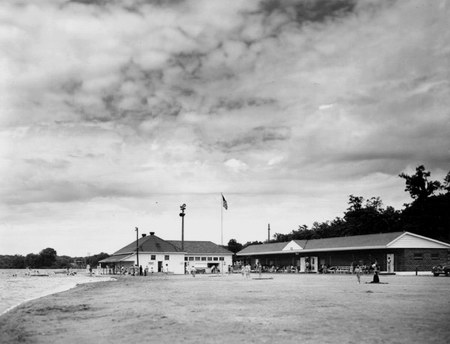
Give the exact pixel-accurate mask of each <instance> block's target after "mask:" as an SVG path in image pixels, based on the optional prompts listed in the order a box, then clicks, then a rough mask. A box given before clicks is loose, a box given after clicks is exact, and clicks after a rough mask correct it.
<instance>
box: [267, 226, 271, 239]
mask: <svg viewBox="0 0 450 344" xmlns="http://www.w3.org/2000/svg"><path fill="white" fill-rule="evenodd" d="M267 242H270V223H269V225H268V226H267Z"/></svg>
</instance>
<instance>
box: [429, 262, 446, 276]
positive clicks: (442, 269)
mask: <svg viewBox="0 0 450 344" xmlns="http://www.w3.org/2000/svg"><path fill="white" fill-rule="evenodd" d="M431 272H432V273H433V275H434V276H439V275H445V276H450V265H443V264H442V265H441V264H440V265H436V266H433V267H432V268H431Z"/></svg>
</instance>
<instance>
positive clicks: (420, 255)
mask: <svg viewBox="0 0 450 344" xmlns="http://www.w3.org/2000/svg"><path fill="white" fill-rule="evenodd" d="M431 259H432V260H440V256H439V253H431ZM414 260H423V253H414Z"/></svg>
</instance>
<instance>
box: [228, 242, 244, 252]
mask: <svg viewBox="0 0 450 344" xmlns="http://www.w3.org/2000/svg"><path fill="white" fill-rule="evenodd" d="M227 249H228V250H229V251H231V252H233V253H237V252H239V251H240V250H242V244H241V243H238V242H237V241H236V239H230V241H228V245H227Z"/></svg>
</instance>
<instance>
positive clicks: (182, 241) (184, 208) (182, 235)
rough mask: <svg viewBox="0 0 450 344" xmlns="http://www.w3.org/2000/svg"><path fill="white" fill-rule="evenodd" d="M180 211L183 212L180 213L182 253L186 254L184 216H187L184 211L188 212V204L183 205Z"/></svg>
mask: <svg viewBox="0 0 450 344" xmlns="http://www.w3.org/2000/svg"><path fill="white" fill-rule="evenodd" d="M180 210H181V213H180V216H181V251H183V252H184V216H185V215H186V214H185V213H184V211H185V210H186V204H185V203H183V204H182V205H181V206H180Z"/></svg>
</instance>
